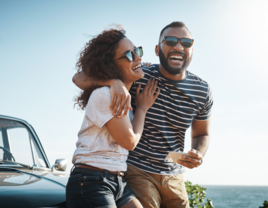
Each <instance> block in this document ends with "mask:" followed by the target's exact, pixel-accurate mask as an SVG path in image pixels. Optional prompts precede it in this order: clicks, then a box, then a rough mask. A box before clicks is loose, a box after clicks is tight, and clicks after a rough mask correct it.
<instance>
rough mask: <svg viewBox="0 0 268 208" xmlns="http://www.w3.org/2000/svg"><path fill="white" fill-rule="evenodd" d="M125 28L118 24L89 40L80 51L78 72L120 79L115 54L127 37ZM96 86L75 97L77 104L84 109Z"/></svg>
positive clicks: (105, 78) (90, 75) (98, 77)
mask: <svg viewBox="0 0 268 208" xmlns="http://www.w3.org/2000/svg"><path fill="white" fill-rule="evenodd" d="M125 33H126V32H125V30H123V29H122V28H120V27H119V26H118V29H114V28H113V29H109V30H104V31H103V32H102V33H101V34H99V35H98V36H96V37H94V38H92V39H91V40H89V42H87V43H86V45H85V47H84V49H83V50H82V51H81V53H80V58H79V60H78V61H77V63H76V67H77V72H81V71H83V72H84V73H85V74H86V75H87V76H89V77H92V78H94V79H96V80H109V79H120V80H122V75H121V73H120V71H119V70H118V69H117V68H116V66H115V63H114V56H115V53H116V50H117V48H118V42H119V41H120V40H121V39H123V38H126V36H125ZM96 88H99V86H92V87H90V88H88V89H86V90H84V91H82V92H81V94H80V96H78V97H76V98H75V101H76V103H75V105H76V104H78V106H79V107H80V108H81V109H82V110H84V109H85V107H86V105H87V102H88V99H89V97H90V95H91V93H92V92H93V90H95V89H96Z"/></svg>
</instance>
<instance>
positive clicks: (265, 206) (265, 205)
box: [259, 200, 268, 208]
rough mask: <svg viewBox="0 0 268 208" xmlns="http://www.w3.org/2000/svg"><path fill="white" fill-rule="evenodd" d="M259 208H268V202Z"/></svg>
mask: <svg viewBox="0 0 268 208" xmlns="http://www.w3.org/2000/svg"><path fill="white" fill-rule="evenodd" d="M259 208H268V201H266V200H265V201H264V202H263V206H262V207H259Z"/></svg>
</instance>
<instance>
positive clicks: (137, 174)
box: [126, 164, 161, 208]
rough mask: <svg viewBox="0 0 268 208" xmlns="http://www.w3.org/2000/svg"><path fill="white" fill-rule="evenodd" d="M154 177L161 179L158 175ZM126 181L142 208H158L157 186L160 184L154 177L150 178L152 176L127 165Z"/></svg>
mask: <svg viewBox="0 0 268 208" xmlns="http://www.w3.org/2000/svg"><path fill="white" fill-rule="evenodd" d="M153 175H156V174H153ZM156 176H159V177H160V179H161V176H160V175H156ZM126 179H127V183H128V185H129V187H130V188H131V190H132V191H133V193H134V194H135V195H136V197H137V199H138V200H139V201H140V202H141V204H142V206H143V207H144V208H160V203H161V198H160V194H159V192H158V188H157V186H158V185H161V183H159V181H157V180H156V179H155V177H152V174H150V173H147V172H145V171H142V170H140V169H138V168H136V167H135V166H133V165H130V164H128V169H127V174H126Z"/></svg>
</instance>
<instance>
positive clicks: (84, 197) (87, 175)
mask: <svg viewBox="0 0 268 208" xmlns="http://www.w3.org/2000/svg"><path fill="white" fill-rule="evenodd" d="M142 54H143V52H142V48H141V47H138V48H136V47H135V46H134V45H133V43H132V42H131V41H130V40H129V39H127V38H126V36H125V31H124V30H122V29H111V30H107V31H103V32H102V33H101V34H100V35H98V36H97V37H95V38H93V39H92V40H90V41H89V42H88V43H87V44H86V46H85V49H84V50H83V51H82V52H81V54H80V59H79V60H78V62H77V67H78V71H79V72H81V71H82V72H83V73H85V74H86V75H88V76H89V77H92V78H94V79H95V80H103V81H104V82H102V84H103V83H105V82H106V83H107V82H109V80H112V79H116V78H117V79H120V80H121V81H122V82H123V83H124V85H125V87H126V88H127V89H128V90H129V89H130V87H131V85H132V83H133V82H134V81H136V80H138V79H140V78H142V77H143V76H144V73H143V71H142V69H141V56H142ZM156 87H157V82H156V81H155V80H150V81H149V82H148V83H147V85H146V87H145V88H144V90H143V91H142V92H141V93H140V86H139V87H138V88H137V91H136V93H137V95H136V105H137V108H136V112H135V116H134V118H133V121H132V124H131V123H130V121H129V119H128V117H121V118H117V117H114V116H113V115H112V111H111V110H110V104H111V93H110V89H109V88H108V87H101V88H98V87H97V86H96V87H93V88H90V89H86V90H85V91H83V92H82V94H81V96H80V97H78V98H77V103H78V104H79V106H80V107H81V108H82V109H85V117H84V121H83V123H82V127H81V130H80V131H79V133H78V141H77V143H76V146H77V149H76V150H75V152H74V155H73V163H74V164H75V168H74V169H73V171H72V173H71V176H70V178H69V181H68V184H67V188H66V198H67V206H68V207H109V208H110V207H122V208H130V207H142V206H141V204H140V203H139V201H138V200H137V199H136V198H135V196H134V194H133V193H132V191H131V189H130V188H129V187H128V185H127V183H126V181H125V178H124V175H125V171H126V169H127V164H126V159H127V156H128V150H133V149H134V148H135V146H136V145H137V143H138V142H139V139H140V137H141V135H142V131H143V125H144V119H145V114H146V112H147V110H148V109H149V108H150V107H151V106H152V104H153V102H154V101H155V99H156V98H157V96H158V95H159V92H160V89H158V91H157V93H156V94H155V90H156ZM154 94H155V95H154Z"/></svg>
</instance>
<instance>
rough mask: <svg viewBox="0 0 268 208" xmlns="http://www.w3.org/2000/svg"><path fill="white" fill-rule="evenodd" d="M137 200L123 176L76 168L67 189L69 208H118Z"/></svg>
mask: <svg viewBox="0 0 268 208" xmlns="http://www.w3.org/2000/svg"><path fill="white" fill-rule="evenodd" d="M134 198H136V197H135V195H134V194H133V193H132V191H131V189H130V188H129V186H128V185H127V182H126V179H125V177H124V176H123V177H122V176H117V175H116V174H112V173H109V172H108V171H107V170H105V171H103V172H102V171H98V170H90V169H86V168H74V170H73V171H72V173H71V175H70V178H69V180H68V183H67V187H66V202H67V207H68V208H74V207H87V208H93V207H94V208H116V207H121V206H123V205H124V204H126V203H127V202H129V201H131V200H132V199H134Z"/></svg>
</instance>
